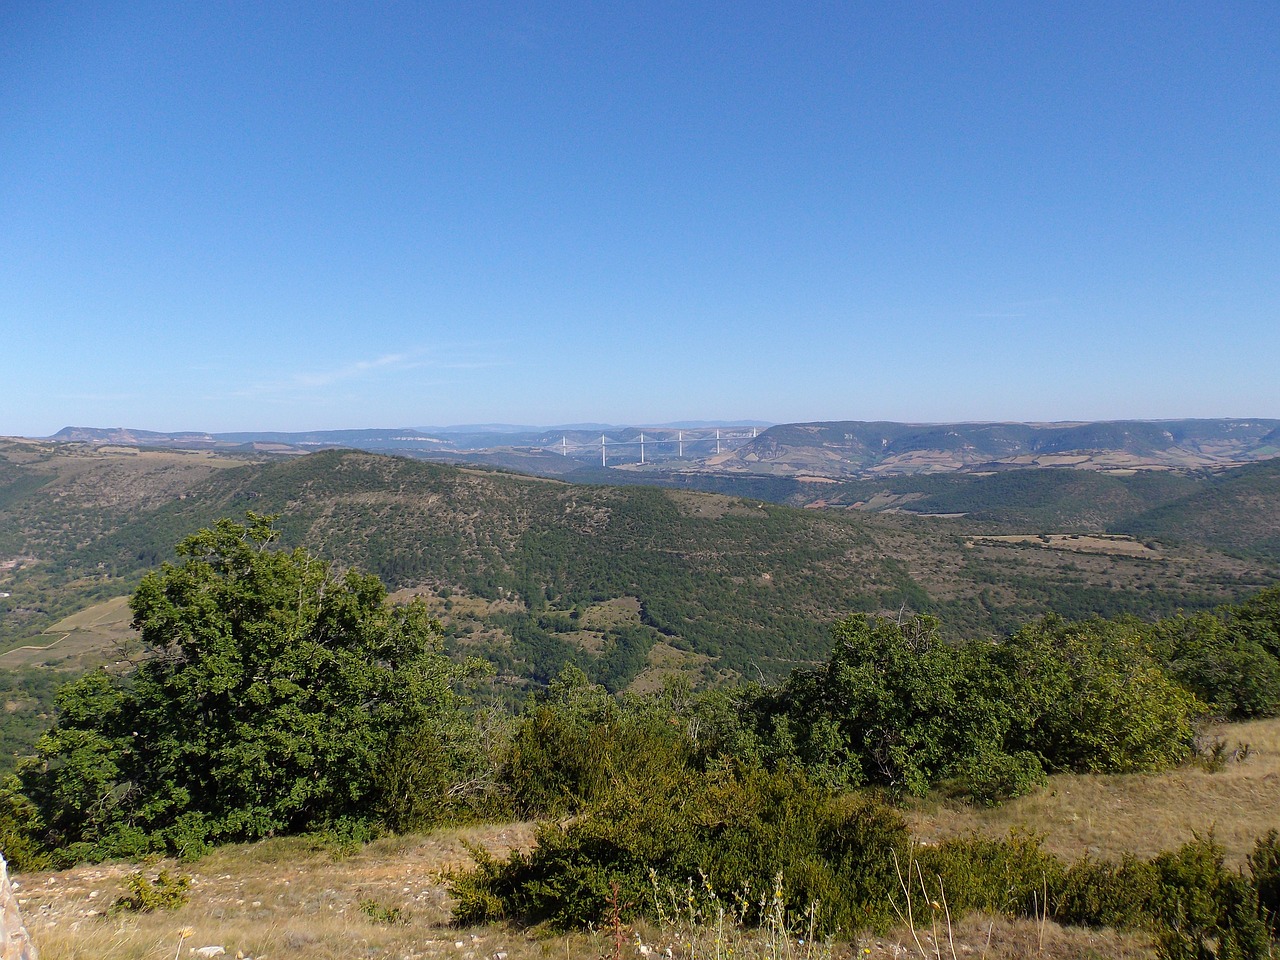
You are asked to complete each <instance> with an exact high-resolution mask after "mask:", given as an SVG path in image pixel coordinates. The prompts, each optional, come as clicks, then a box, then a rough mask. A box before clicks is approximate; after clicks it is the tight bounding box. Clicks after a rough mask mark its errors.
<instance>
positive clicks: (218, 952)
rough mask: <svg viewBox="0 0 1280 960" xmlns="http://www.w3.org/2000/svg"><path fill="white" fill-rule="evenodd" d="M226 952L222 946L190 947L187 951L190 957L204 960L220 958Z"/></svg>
mask: <svg viewBox="0 0 1280 960" xmlns="http://www.w3.org/2000/svg"><path fill="white" fill-rule="evenodd" d="M226 952H227V948H226V947H222V946H208V947H192V948H191V950H190V951H189V953H190V954H191V955H192V956H195V957H204V958H206V960H208V958H209V957H220V956H222V955H223V954H224V953H226Z"/></svg>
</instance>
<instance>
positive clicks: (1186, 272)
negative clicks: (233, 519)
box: [0, 0, 1280, 436]
mask: <svg viewBox="0 0 1280 960" xmlns="http://www.w3.org/2000/svg"><path fill="white" fill-rule="evenodd" d="M1278 307H1280V4H1276V3H1274V0H1269V2H1258V3H1231V2H1222V3H1201V2H1197V3H1175V2H1161V3H1141V2H1124V3H1115V2H1114V0H1108V2H1105V3H1091V2H1083V0H1073V2H1063V3H1027V2H1009V3H981V2H979V3H972V4H969V3H952V2H948V3H900V2H893V3H846V4H827V3H820V2H815V3H807V4H798V3H797V4H759V3H751V2H736V3H723V4H709V3H689V2H683V3H661V2H651V3H643V4H642V3H617V4H605V3H582V4H570V3H562V4H543V3H519V4H515V3H512V4H507V3H465V4H463V3H456V4H443V3H430V2H426V3H403V4H400V3H392V2H387V3H377V4H358V3H351V4H329V3H312V2H307V3H269V2H268V3H262V2H254V3H248V2H243V3H242V2H234V0H231V2H219V3H207V4H191V3H177V2H174V3H152V2H146V0H133V2H130V3H115V4H111V3H105V4H104V3H74V2H68V3H62V4H34V3H29V2H25V0H0V331H2V332H3V340H2V341H0V377H2V378H3V384H4V385H3V394H0V396H2V397H3V405H2V407H0V434H10V435H14V434H18V435H27V436H34V435H47V434H50V433H52V432H54V431H56V430H57V429H59V428H60V427H62V426H65V425H68V424H76V425H92V426H131V427H138V428H144V429H155V430H176V429H206V430H252V429H263V430H302V429H321V428H340V427H359V426H409V425H427V424H438V425H443V424H457V423H476V422H515V423H536V424H553V423H563V422H575V421H588V420H590V421H604V422H614V423H632V424H646V423H659V422H664V421H671V420H676V419H694V418H696V419H716V418H754V419H760V420H771V421H778V422H783V421H795V420H823V419H825V420H833V419H891V420H928V421H943V420H1063V419H1101V418H1127V417H1140V418H1164V417H1185V416H1266V417H1280V373H1278V372H1277V365H1278V364H1277V361H1280V309H1278Z"/></svg>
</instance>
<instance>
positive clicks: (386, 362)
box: [232, 346, 511, 397]
mask: <svg viewBox="0 0 1280 960" xmlns="http://www.w3.org/2000/svg"><path fill="white" fill-rule="evenodd" d="M477 354H478V355H477ZM510 363H511V361H510V360H508V359H506V358H505V357H495V356H492V355H491V356H484V355H483V351H479V350H477V351H474V352H473V351H472V350H468V349H466V348H465V347H464V348H460V347H457V346H453V347H444V348H438V349H436V350H431V351H428V350H425V349H423V350H410V351H405V352H400V353H385V354H383V355H381V356H378V357H373V358H371V359H362V360H353V361H351V362H349V363H345V364H342V365H340V366H335V367H330V368H328V369H311V370H297V371H293V372H291V373H282V374H281V375H280V376H277V377H274V378H272V379H269V380H261V381H258V382H256V383H252V384H248V385H246V386H244V387H242V388H240V389H239V390H235V391H233V393H232V395H233V396H237V397H261V396H269V395H295V396H296V395H300V394H310V393H314V392H315V391H319V390H325V389H326V388H329V387H335V386H337V385H339V384H346V385H350V386H354V385H355V384H357V383H361V382H364V383H377V382H383V381H388V380H392V379H395V378H397V377H400V376H401V375H403V374H404V373H406V372H408V371H411V370H438V371H439V370H482V369H486V368H491V367H504V366H509V365H510Z"/></svg>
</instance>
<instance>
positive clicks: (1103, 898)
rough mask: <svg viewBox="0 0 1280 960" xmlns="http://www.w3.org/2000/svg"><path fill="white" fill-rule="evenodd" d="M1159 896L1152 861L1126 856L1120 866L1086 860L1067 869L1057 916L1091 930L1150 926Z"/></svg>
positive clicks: (1060, 892)
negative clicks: (1093, 928)
mask: <svg viewBox="0 0 1280 960" xmlns="http://www.w3.org/2000/svg"><path fill="white" fill-rule="evenodd" d="M1158 896H1159V876H1158V874H1157V872H1156V868H1155V866H1154V865H1153V864H1152V863H1151V862H1150V861H1146V860H1139V859H1137V858H1136V857H1134V856H1131V855H1126V856H1125V858H1124V859H1123V860H1121V861H1120V863H1118V864H1117V863H1110V862H1107V861H1105V860H1092V859H1090V858H1088V857H1086V858H1084V859H1083V860H1080V861H1077V862H1076V863H1073V864H1072V865H1071V866H1070V867H1069V868H1068V869H1067V872H1066V875H1065V876H1064V877H1063V880H1062V886H1061V887H1060V889H1059V891H1058V895H1057V907H1056V909H1055V913H1054V915H1055V917H1056V918H1057V919H1058V920H1059V921H1060V922H1062V923H1069V924H1080V925H1083V926H1088V927H1115V928H1117V929H1127V928H1135V927H1150V926H1151V925H1152V923H1153V922H1154V908H1155V903H1156V901H1157V899H1158Z"/></svg>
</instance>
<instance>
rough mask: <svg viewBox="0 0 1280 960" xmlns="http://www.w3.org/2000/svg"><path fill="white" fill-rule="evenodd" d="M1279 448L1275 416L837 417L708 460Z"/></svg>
mask: <svg viewBox="0 0 1280 960" xmlns="http://www.w3.org/2000/svg"><path fill="white" fill-rule="evenodd" d="M1276 456H1280V420H1270V419H1256V418H1255V419H1247V420H1245V419H1213V420H1113V421H1095V422H1066V423H949V424H910V423H892V422H866V421H834V422H816V423H792V424H782V425H779V426H775V427H770V428H769V429H768V430H765V431H764V432H763V433H761V434H760V435H759V436H758V437H756V438H755V439H754V440H752V441H750V442H749V443H746V444H744V445H742V446H741V447H739V448H738V449H736V450H734V451H732V452H730V453H728V454H726V455H723V456H721V457H719V458H716V459H715V460H714V465H715V466H716V467H717V468H718V469H721V470H726V471H742V472H751V473H766V474H775V475H794V474H801V473H816V474H818V475H822V476H859V475H871V476H874V475H877V474H909V473H945V472H954V471H976V470H989V471H996V470H1001V469H1014V468H1018V467H1040V466H1043V467H1063V466H1068V467H1081V468H1086V469H1095V470H1132V469H1166V470H1169V469H1197V468H1204V467H1225V466H1231V465H1236V464H1242V463H1249V462H1252V461H1256V460H1265V459H1270V458H1272V457H1276Z"/></svg>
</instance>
